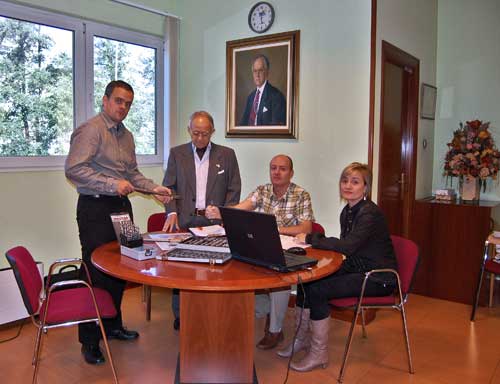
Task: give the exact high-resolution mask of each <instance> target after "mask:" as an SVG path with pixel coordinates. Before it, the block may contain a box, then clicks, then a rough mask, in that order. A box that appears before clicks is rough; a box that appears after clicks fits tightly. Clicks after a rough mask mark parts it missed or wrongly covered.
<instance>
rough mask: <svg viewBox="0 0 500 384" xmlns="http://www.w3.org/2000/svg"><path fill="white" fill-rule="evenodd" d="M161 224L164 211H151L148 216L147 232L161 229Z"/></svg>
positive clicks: (163, 221)
mask: <svg viewBox="0 0 500 384" xmlns="http://www.w3.org/2000/svg"><path fill="white" fill-rule="evenodd" d="M163 224H165V212H162V213H153V214H152V215H151V216H149V218H148V232H157V231H161V230H162V229H163Z"/></svg>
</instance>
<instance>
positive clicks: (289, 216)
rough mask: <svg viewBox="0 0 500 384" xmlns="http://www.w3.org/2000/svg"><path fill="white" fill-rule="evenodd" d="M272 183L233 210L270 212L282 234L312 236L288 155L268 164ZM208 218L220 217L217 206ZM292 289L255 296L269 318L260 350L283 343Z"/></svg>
mask: <svg viewBox="0 0 500 384" xmlns="http://www.w3.org/2000/svg"><path fill="white" fill-rule="evenodd" d="M269 175H270V178H271V183H268V184H264V185H260V186H258V187H257V188H256V189H255V190H254V191H253V192H252V193H250V195H248V197H247V198H246V200H244V201H242V202H241V203H239V204H237V205H236V206H234V208H239V209H244V210H247V211H251V210H255V211H257V212H264V213H270V214H273V215H275V216H276V222H277V223H278V230H279V233H280V234H283V235H290V236H295V235H296V234H298V233H302V232H304V233H310V232H311V229H312V222H313V221H314V215H313V210H312V204H311V197H310V196H309V193H308V192H307V191H306V190H305V189H304V188H302V187H299V186H298V185H296V184H294V183H292V182H291V180H292V177H293V162H292V159H291V158H290V157H289V156H286V155H276V156H274V157H273V158H272V160H271V163H270V164H269ZM205 215H206V216H207V217H208V218H209V219H216V218H220V213H219V210H218V209H217V207H214V206H209V207H207V209H206V213H205ZM289 296H290V289H289V288H287V289H273V290H271V291H270V292H269V293H264V294H258V295H256V297H255V312H256V315H257V317H263V316H265V315H267V320H266V328H265V331H264V337H263V338H262V340H260V341H259V343H258V344H257V347H258V348H261V349H271V348H274V347H276V346H277V345H278V344H279V343H280V342H281V341H282V340H283V338H284V337H283V331H282V325H283V320H284V318H285V313H286V310H287V308H288V299H289Z"/></svg>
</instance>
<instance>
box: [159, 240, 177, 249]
mask: <svg viewBox="0 0 500 384" xmlns="http://www.w3.org/2000/svg"><path fill="white" fill-rule="evenodd" d="M156 245H157V246H158V248H160V249H161V250H162V251H171V250H172V249H174V248H175V247H176V246H177V244H173V243H167V242H166V241H162V242H158V243H156Z"/></svg>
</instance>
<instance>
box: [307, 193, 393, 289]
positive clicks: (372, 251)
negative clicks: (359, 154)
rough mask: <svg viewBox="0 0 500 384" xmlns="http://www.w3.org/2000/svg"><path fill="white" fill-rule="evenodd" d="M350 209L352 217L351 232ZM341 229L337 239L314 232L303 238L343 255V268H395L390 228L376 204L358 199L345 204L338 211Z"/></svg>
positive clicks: (314, 245) (354, 269)
mask: <svg viewBox="0 0 500 384" xmlns="http://www.w3.org/2000/svg"><path fill="white" fill-rule="evenodd" d="M349 209H350V210H351V217H352V226H351V230H350V231H349V229H348V226H349V223H348V215H349V212H348V211H349ZM340 228H341V232H340V239H337V238H336V237H325V236H324V235H322V234H319V233H313V234H310V235H308V236H307V238H306V241H307V242H308V243H310V244H312V246H313V247H314V248H321V249H329V250H333V251H336V252H339V253H342V254H344V255H345V256H346V259H345V260H344V263H343V264H342V268H343V269H344V270H346V271H348V272H368V271H370V270H372V269H377V268H394V269H396V267H397V262H396V256H395V255H394V248H393V246H392V241H391V238H390V234H389V229H388V227H387V223H386V221H385V217H384V214H383V213H382V211H381V210H380V208H379V207H378V206H377V205H376V204H375V203H373V202H371V201H369V200H361V201H360V202H359V203H357V204H356V205H355V206H354V207H351V208H350V207H349V205H346V206H345V207H344V209H343V210H342V213H341V214H340ZM384 275H385V274H384ZM386 276H387V277H388V278H389V276H391V275H385V276H384V278H385V277H386ZM392 276H393V275H392ZM390 280H391V281H392V280H393V278H390Z"/></svg>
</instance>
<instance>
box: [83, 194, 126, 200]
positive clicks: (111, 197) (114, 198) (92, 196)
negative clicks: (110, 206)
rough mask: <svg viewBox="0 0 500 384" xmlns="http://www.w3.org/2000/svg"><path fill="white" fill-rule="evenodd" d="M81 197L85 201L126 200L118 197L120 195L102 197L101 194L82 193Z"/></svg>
mask: <svg viewBox="0 0 500 384" xmlns="http://www.w3.org/2000/svg"><path fill="white" fill-rule="evenodd" d="M80 197H81V198H83V199H85V200H123V199H124V198H123V197H122V196H118V195H100V194H95V195H84V194H82V193H80Z"/></svg>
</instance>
